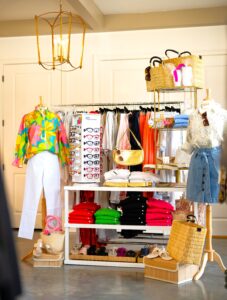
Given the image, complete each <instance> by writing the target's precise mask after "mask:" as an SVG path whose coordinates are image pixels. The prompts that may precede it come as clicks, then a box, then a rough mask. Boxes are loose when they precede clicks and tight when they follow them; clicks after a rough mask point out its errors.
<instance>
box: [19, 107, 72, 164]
mask: <svg viewBox="0 0 227 300" xmlns="http://www.w3.org/2000/svg"><path fill="white" fill-rule="evenodd" d="M42 151H50V152H52V153H55V154H57V155H58V156H59V158H60V161H61V163H62V165H65V164H68V163H69V144H68V141H67V137H66V132H65V127H64V125H63V123H62V121H61V119H60V117H59V116H58V115H57V114H55V113H53V112H51V111H49V110H48V109H47V108H46V109H45V110H41V108H40V106H36V108H35V110H34V111H32V112H31V113H28V114H26V115H25V116H24V117H23V118H22V121H21V124H20V128H19V132H18V135H17V139H16V149H15V159H14V161H13V165H14V166H16V167H22V166H23V163H24V162H26V161H27V160H28V159H30V158H31V157H32V156H34V155H36V154H37V153H39V152H42Z"/></svg>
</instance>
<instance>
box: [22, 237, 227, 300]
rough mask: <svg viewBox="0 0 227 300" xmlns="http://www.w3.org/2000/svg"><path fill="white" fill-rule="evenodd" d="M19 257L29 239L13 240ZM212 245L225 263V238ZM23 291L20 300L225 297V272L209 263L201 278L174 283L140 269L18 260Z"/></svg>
mask: <svg viewBox="0 0 227 300" xmlns="http://www.w3.org/2000/svg"><path fill="white" fill-rule="evenodd" d="M16 241H17V248H18V257H22V256H23V255H25V254H26V253H27V252H28V251H29V250H30V249H31V248H32V246H33V242H32V241H27V240H23V239H16ZM213 244H214V248H215V249H216V251H217V252H219V253H220V255H221V256H222V258H223V262H224V263H225V264H226V265H227V240H214V241H213ZM20 268H21V278H22V283H23V290H24V294H23V296H22V297H20V298H19V300H33V299H42V300H52V299H53V300H60V299H61V300H62V299H64V300H71V299H73V300H80V299H81V300H82V299H88V300H90V299H92V300H113V299H119V300H126V299H130V300H143V299H147V300H148V299H149V300H171V299H174V300H179V299H182V300H202V299H203V300H224V299H227V289H225V288H224V275H223V273H222V272H221V271H220V269H219V267H218V266H217V264H216V263H212V264H211V263H209V264H208V266H207V268H206V270H205V274H204V275H203V277H202V278H201V280H199V281H197V282H190V283H186V284H182V285H179V286H177V285H174V284H169V283H165V282H161V281H156V280H151V279H147V278H144V276H143V270H140V269H125V268H110V267H89V266H88V267H81V266H64V267H62V268H57V269H56V268H33V267H32V265H31V264H30V263H29V262H28V263H20Z"/></svg>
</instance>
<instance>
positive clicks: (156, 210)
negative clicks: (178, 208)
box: [146, 207, 172, 214]
mask: <svg viewBox="0 0 227 300" xmlns="http://www.w3.org/2000/svg"><path fill="white" fill-rule="evenodd" d="M171 211H172V210H169V209H162V208H155V207H148V208H147V210H146V213H160V214H170V213H171Z"/></svg>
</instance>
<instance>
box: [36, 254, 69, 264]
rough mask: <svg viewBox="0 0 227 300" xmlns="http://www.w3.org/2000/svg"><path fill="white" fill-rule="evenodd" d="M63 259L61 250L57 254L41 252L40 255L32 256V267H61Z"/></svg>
mask: <svg viewBox="0 0 227 300" xmlns="http://www.w3.org/2000/svg"><path fill="white" fill-rule="evenodd" d="M63 259H64V256H63V252H61V253H59V254H48V253H43V254H42V255H41V256H40V257H34V256H33V267H35V268H36V267H55V268H57V267H61V266H62V265H63Z"/></svg>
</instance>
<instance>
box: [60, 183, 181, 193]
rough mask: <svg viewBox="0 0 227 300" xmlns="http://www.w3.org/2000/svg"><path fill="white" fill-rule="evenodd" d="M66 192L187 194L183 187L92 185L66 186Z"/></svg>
mask: <svg viewBox="0 0 227 300" xmlns="http://www.w3.org/2000/svg"><path fill="white" fill-rule="evenodd" d="M64 190H65V191H97V192H182V193H183V192H185V190H186V188H185V186H183V187H109V186H99V185H90V184H85V183H84V184H80V183H78V184H74V185H68V186H64Z"/></svg>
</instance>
